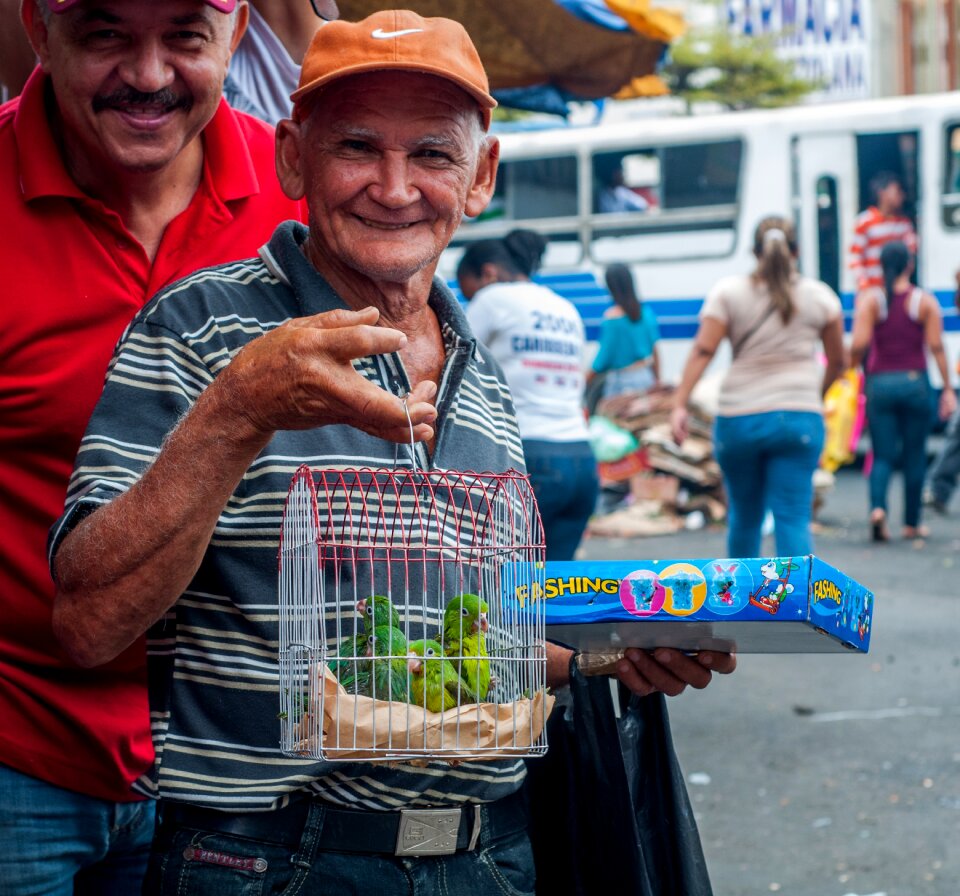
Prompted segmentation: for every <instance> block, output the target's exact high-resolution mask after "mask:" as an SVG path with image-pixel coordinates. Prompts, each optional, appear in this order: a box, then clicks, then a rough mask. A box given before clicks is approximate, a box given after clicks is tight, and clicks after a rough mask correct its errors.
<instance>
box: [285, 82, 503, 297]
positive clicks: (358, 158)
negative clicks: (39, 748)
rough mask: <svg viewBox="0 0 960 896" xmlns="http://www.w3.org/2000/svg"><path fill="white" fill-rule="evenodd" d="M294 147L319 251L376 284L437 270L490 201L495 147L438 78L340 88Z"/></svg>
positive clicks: (466, 104) (331, 90)
mask: <svg viewBox="0 0 960 896" xmlns="http://www.w3.org/2000/svg"><path fill="white" fill-rule="evenodd" d="M295 139H296V140H297V142H298V145H299V164H298V166H297V167H298V170H299V184H300V187H299V189H300V190H302V192H303V194H304V195H305V197H306V199H307V204H308V207H309V210H310V228H311V235H310V241H311V243H312V246H313V249H314V250H316V251H318V252H319V253H320V255H322V256H324V257H326V258H328V259H330V260H331V261H332V263H334V264H336V265H341V266H344V267H346V268H349V269H352V270H354V271H356V272H359V273H360V274H362V275H364V276H366V277H368V278H370V279H372V280H376V281H388V282H394V283H403V282H406V281H408V280H409V279H410V278H411V277H413V276H414V275H415V274H416V273H418V272H420V271H421V270H423V269H424V268H427V267H428V266H429V265H431V264H433V263H435V262H436V260H437V259H438V258H439V256H440V253H441V252H442V251H443V250H444V249H445V248H446V246H447V245H448V244H449V242H450V239H451V238H452V236H453V234H454V232H455V231H456V229H457V227H458V226H459V224H460V220H461V219H462V217H463V215H464V212H465V211H466V213H467V214H470V215H476V214H478V213H479V212H480V211H482V209H483V208H484V207H485V206H486V204H487V202H488V201H489V198H490V194H491V193H492V189H493V177H494V176H495V171H496V151H495V144H494V148H493V149H491V148H490V145H489V144H488V142H487V140H486V138H485V137H484V135H483V132H482V128H481V127H480V124H479V117H478V110H477V105H476V103H475V102H474V101H473V100H472V99H471V98H470V97H469V96H468V95H467V94H466V93H465V92H464V91H462V90H460V89H459V88H458V87H457V86H455V85H454V84H452V83H450V82H449V81H446V80H444V79H442V78H438V77H435V76H432V75H426V74H420V73H413V72H375V73H368V74H361V75H354V76H351V77H348V78H343V79H341V80H338V81H335V82H333V84H331V85H330V86H329V87H327V88H325V89H324V90H323V91H322V93H321V94H320V95H319V97H318V98H317V100H316V101H315V103H314V105H313V106H312V109H311V111H310V114H309V115H308V116H307V118H306V120H305V121H304V122H303V123H302V124H301V125H300V126H299V132H298V137H296V138H295ZM487 180H489V184H487ZM295 192H296V191H295Z"/></svg>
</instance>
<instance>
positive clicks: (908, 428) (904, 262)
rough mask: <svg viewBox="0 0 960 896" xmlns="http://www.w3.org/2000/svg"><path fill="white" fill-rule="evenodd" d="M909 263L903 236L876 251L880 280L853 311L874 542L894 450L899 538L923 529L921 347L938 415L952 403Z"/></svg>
mask: <svg viewBox="0 0 960 896" xmlns="http://www.w3.org/2000/svg"><path fill="white" fill-rule="evenodd" d="M913 264H914V262H913V255H912V253H911V252H910V250H909V248H908V247H907V246H906V244H905V243H902V242H899V241H897V242H890V243H887V244H886V245H885V246H884V247H883V250H882V251H881V253H880V267H881V269H882V271H883V286H882V287H873V286H870V287H867V288H866V289H864V290H862V291H861V292H860V294H859V295H858V296H857V302H856V308H855V310H854V317H853V336H852V340H851V346H850V354H851V360H852V362H853V363H854V364H855V365H859V364H861V363H862V362H863V360H864V356H865V355H867V349H868V348H869V356H868V357H867V360H866V370H865V378H864V379H865V385H864V392H865V393H866V397H867V425H868V427H869V428H870V444H871V447H872V449H873V465H872V467H871V468H870V532H871V537H872V538H873V540H874V541H888V540H889V538H890V532H889V530H888V528H887V489H888V487H889V485H890V476H891V474H892V472H893V468H894V465H895V464H896V462H897V458H898V457H900V458H901V459H902V464H903V497H904V500H903V537H904V538H910V539H914V538H921V537H923V536H925V535H926V534H927V531H926V528H925V527H924V526H921V525H920V514H921V510H922V493H923V479H924V475H925V473H926V465H927V435H928V434H929V432H930V423H931V419H930V418H931V413H930V400H931V395H930V381H929V379H928V378H927V356H926V351H929V352H930V354H931V355H932V357H933V360H934V361H935V362H936V365H937V368H938V369H939V371H940V376H941V378H942V380H943V391H942V392H941V393H940V402H939V413H940V418H941V419H942V420H946V419H947V418H948V417H949V416H950V415H951V414H952V413H953V411H954V410H955V409H956V406H957V399H956V396H955V395H954V392H953V388H952V387H951V385H950V371H949V369H948V365H947V357H946V353H945V352H944V350H943V320H942V318H941V316H940V305H939V304H938V303H937V300H936V299H935V298H934V297H933V296H932V295H930V294H929V293H927V292H924V291H923V290H921V289H919V288H917V287H916V286H914V285H913V284H912V283H911V282H910V275H911V274H912V273H913ZM925 349H926V351H925Z"/></svg>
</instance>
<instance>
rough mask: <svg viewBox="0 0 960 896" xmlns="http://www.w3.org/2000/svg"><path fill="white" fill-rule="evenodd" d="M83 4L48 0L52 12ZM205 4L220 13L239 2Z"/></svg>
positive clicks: (212, 0)
mask: <svg viewBox="0 0 960 896" xmlns="http://www.w3.org/2000/svg"><path fill="white" fill-rule="evenodd" d="M81 2H82V0H47V6H49V7H50V10H51V11H52V12H66V11H67V10H68V9H70V8H71V7H72V6H76V5H77V4H78V3H81ZM203 2H204V3H206V4H207V6H212V7H213V8H214V9H218V10H220V12H233V10H234V9H235V8H236V5H237V0H203Z"/></svg>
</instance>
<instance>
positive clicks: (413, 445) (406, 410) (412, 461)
mask: <svg viewBox="0 0 960 896" xmlns="http://www.w3.org/2000/svg"><path fill="white" fill-rule="evenodd" d="M409 400H410V393H409V392H408V393H407V394H406V395H404V396H403V413H404V414H406V415H407V426H408V427H409V428H410V464H411V465H412V467H413V472H414V473H416V472H417V443H416V442H415V441H414V438H413V420H411V419H410V407H409V405H408V404H407V402H408V401H409Z"/></svg>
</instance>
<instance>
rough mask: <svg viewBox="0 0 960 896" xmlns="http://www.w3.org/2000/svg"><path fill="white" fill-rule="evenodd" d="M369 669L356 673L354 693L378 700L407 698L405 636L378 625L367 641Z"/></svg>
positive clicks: (408, 678)
mask: <svg viewBox="0 0 960 896" xmlns="http://www.w3.org/2000/svg"><path fill="white" fill-rule="evenodd" d="M367 655H368V656H370V657H372V659H371V660H370V667H369V672H366V670H364V671H365V673H366V674H360V675H358V676H357V692H358V693H360V694H363V695H365V696H367V697H374V698H375V699H377V700H397V701H400V702H402V703H406V702H407V701H408V693H409V691H408V685H409V684H410V670H409V668H408V667H407V660H408V659H409V657H408V656H407V639H406V638H405V637H404V636H403V632H402V631H400V629H398V628H392V627H391V626H389V625H379V626H377V627H376V628H375V629H374V631H373V634H372V635H370V638H369V640H368V641H367Z"/></svg>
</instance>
